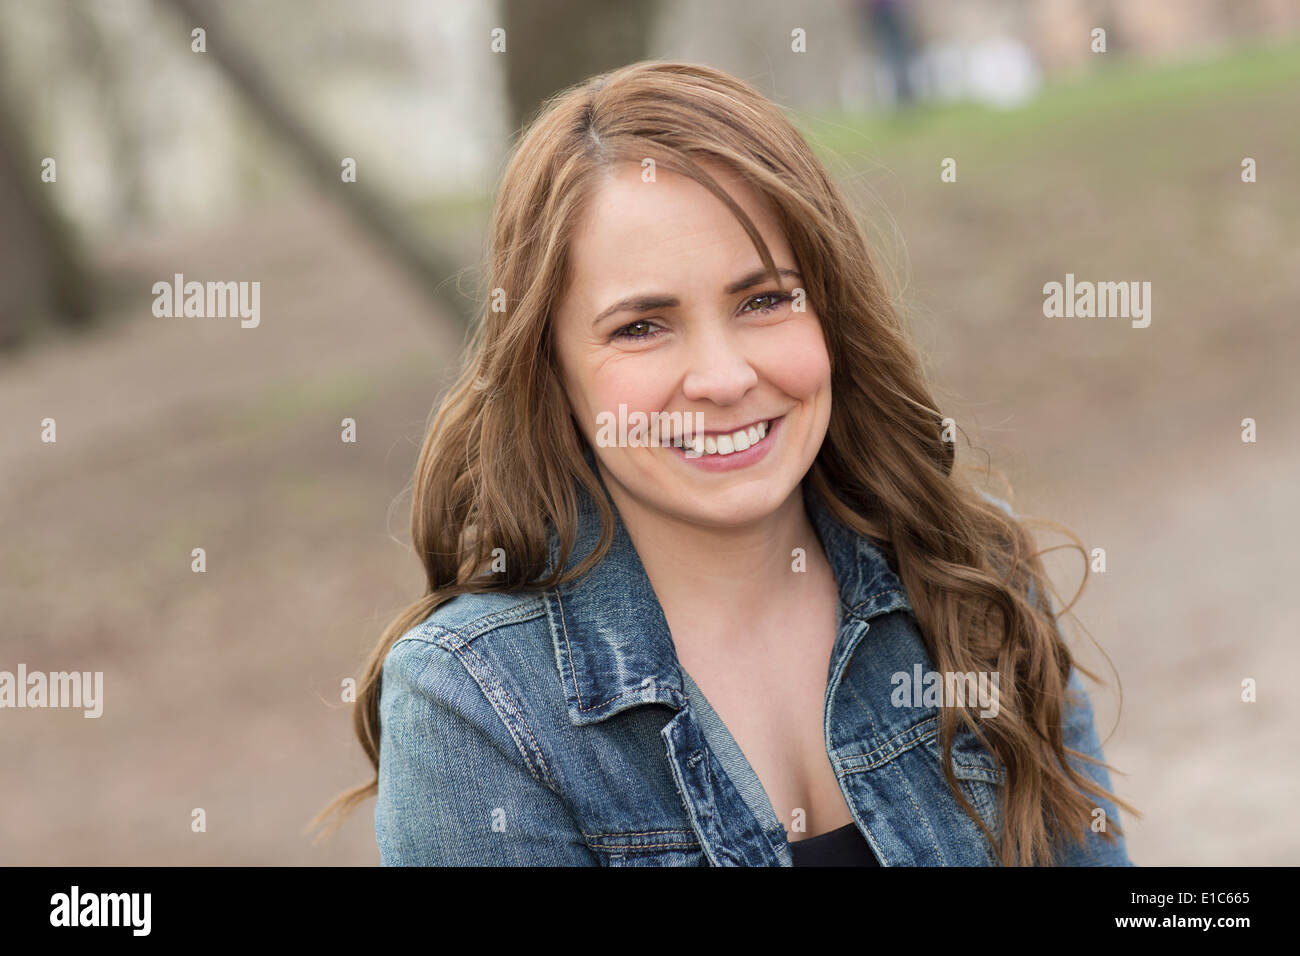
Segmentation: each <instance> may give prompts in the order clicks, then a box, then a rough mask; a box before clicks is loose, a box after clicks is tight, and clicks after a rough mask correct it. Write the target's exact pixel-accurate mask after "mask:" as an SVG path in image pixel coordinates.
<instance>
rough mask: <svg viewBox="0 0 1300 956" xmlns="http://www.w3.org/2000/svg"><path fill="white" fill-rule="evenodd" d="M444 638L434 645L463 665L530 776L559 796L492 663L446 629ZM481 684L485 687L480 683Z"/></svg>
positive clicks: (547, 768) (526, 727) (540, 750)
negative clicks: (472, 661) (511, 718)
mask: <svg viewBox="0 0 1300 956" xmlns="http://www.w3.org/2000/svg"><path fill="white" fill-rule="evenodd" d="M435 626H436V625H435ZM444 630H445V629H444ZM447 638H448V640H447V642H443V641H438V642H436V643H437V646H439V647H441V648H442V649H443V650H445V651H448V652H449V653H451V654H454V655H455V656H456V659H457V660H458V661H460V664H461V666H462V667H463V668H465V671H466V673H468V674H469V675H470V677H471V678H473V680H474V683H475V684H476V685H478V688H479V690H480V692H481V693H482V694H483V696H484V697H485V698H486V699H487V702H488V704H489V705H491V707H492V712H493V713H494V714H496V716H497V719H498V720H499V721H501V725H502V726H503V727H504V728H505V730H506V733H508V734H509V735H510V739H511V740H512V741H513V742H514V745H515V747H516V748H517V749H518V751H519V754H520V756H522V757H523V758H524V764H525V766H527V767H528V772H529V774H530V775H531V776H532V777H533V779H534V780H536V781H537V782H538V783H540V784H541V785H542V786H544V787H546V788H547V789H548V790H550V791H552V792H553V793H555V794H556V795H557V796H560V795H561V794H560V791H559V789H558V788H557V787H556V785H555V782H554V780H553V779H552V777H551V771H550V767H548V766H547V764H546V757H545V756H544V755H543V754H542V749H541V747H540V746H539V745H538V743H537V738H536V736H535V735H534V733H533V730H532V728H531V727H530V726H529V725H528V720H527V719H526V718H525V717H524V715H523V712H522V711H521V710H520V708H519V706H518V705H517V704H516V703H515V702H514V700H513V698H511V696H510V693H509V691H507V690H506V689H505V687H504V686H503V685H502V684H501V682H500V681H499V680H497V678H496V675H495V674H494V673H493V671H492V666H491V665H490V664H489V663H488V662H487V661H486V660H484V659H483V657H482V656H481V655H480V654H479V653H478V652H477V651H476V650H474V648H472V647H470V645H469V644H468V643H467V642H465V641H464V640H461V639H460V637H459V636H458V635H456V634H454V633H451V632H448V633H447ZM426 643H435V642H426ZM466 653H468V654H469V655H471V656H473V658H474V659H475V660H476V661H478V665H479V666H471V664H470V662H469V661H468V660H467V658H466V657H465V654H466ZM485 683H486V684H487V685H488V686H484V685H485ZM510 717H514V718H515V719H516V720H517V721H518V723H519V726H520V729H521V730H522V731H523V733H524V734H525V735H527V738H528V744H531V746H532V753H530V752H529V749H528V745H527V744H525V742H524V741H523V740H521V739H520V737H519V733H518V732H517V731H516V729H515V727H514V725H513V724H512V723H511V721H510V719H509V718H510ZM534 757H535V758H536V763H535V762H534ZM538 764H540V766H541V771H542V772H541V773H540V774H539V773H538V769H537V765H538Z"/></svg>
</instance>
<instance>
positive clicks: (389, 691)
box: [375, 638, 599, 866]
mask: <svg viewBox="0 0 1300 956" xmlns="http://www.w3.org/2000/svg"><path fill="white" fill-rule="evenodd" d="M462 647H463V648H464V649H463V651H460V652H457V651H453V650H449V649H447V648H444V647H442V646H440V645H439V644H436V643H433V642H431V641H426V640H422V639H419V638H405V639H400V640H398V641H397V642H396V643H395V644H394V645H393V647H392V648H391V649H390V650H389V653H388V656H387V658H386V659H385V661H384V669H383V677H382V684H381V689H380V705H379V714H380V721H381V730H380V742H379V796H378V801H377V803H376V806H375V840H376V842H377V843H378V844H379V855H380V859H381V862H382V863H383V865H385V866H597V865H599V861H598V860H597V859H596V857H595V854H594V853H593V852H592V851H591V849H590V848H589V847H588V846H587V844H586V841H585V840H584V839H583V835H582V833H581V831H580V829H579V828H578V826H577V825H576V824H575V822H574V820H573V818H572V815H571V814H570V813H569V811H568V809H567V808H566V806H565V804H564V802H563V801H562V800H561V799H560V797H559V796H558V795H557V794H556V793H555V791H554V790H553V789H551V786H553V784H552V783H551V780H550V772H549V769H548V768H547V765H546V762H545V760H544V759H543V758H542V755H541V752H540V751H539V750H538V749H537V745H536V741H535V739H534V737H533V734H532V732H531V730H530V729H529V728H528V726H527V724H526V723H525V722H524V721H523V718H522V716H521V715H520V714H519V711H518V710H517V709H516V708H514V706H513V703H512V702H511V701H510V700H509V698H508V697H507V696H506V694H505V691H504V690H503V689H502V688H501V687H500V685H499V684H498V683H497V682H496V680H495V678H494V677H493V676H492V674H491V672H490V671H488V670H487V669H486V668H487V665H486V663H485V662H483V661H482V659H481V658H478V657H477V656H476V655H473V653H472V651H471V650H470V649H469V648H468V647H467V646H464V645H462ZM460 653H469V654H470V655H471V657H470V660H471V661H472V662H473V666H474V667H475V671H476V674H471V672H470V671H469V670H468V669H467V667H466V664H464V663H462V661H461V659H460V657H459V654H460ZM480 680H482V681H484V682H486V686H487V687H488V688H489V689H490V692H491V694H492V697H493V700H489V699H488V697H487V696H486V695H485V693H484V691H483V688H482V687H481V686H480V683H479V681H480ZM498 708H500V709H498ZM503 711H504V715H503ZM508 721H509V722H508ZM512 728H513V729H512Z"/></svg>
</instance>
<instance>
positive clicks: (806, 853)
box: [790, 823, 880, 866]
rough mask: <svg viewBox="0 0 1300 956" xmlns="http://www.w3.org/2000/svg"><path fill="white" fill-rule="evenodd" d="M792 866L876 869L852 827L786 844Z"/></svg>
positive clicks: (877, 863)
mask: <svg viewBox="0 0 1300 956" xmlns="http://www.w3.org/2000/svg"><path fill="white" fill-rule="evenodd" d="M790 854H791V855H792V856H793V857H794V865H795V866H880V861H879V860H877V859H876V855H875V854H874V853H872V852H871V846H870V844H868V843H867V839H866V837H864V836H863V835H862V831H860V830H859V829H858V828H857V825H856V824H853V823H846V824H844V826H842V827H840V828H839V829H838V830H831V831H830V832H829V833H822V834H819V835H817V836H815V837H805V838H804V839H802V840H795V841H794V842H793V843H791V844H790Z"/></svg>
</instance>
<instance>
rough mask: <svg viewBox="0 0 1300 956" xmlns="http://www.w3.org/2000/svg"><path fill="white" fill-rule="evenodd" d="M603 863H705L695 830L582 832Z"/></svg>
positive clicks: (645, 864) (679, 864) (701, 864)
mask: <svg viewBox="0 0 1300 956" xmlns="http://www.w3.org/2000/svg"><path fill="white" fill-rule="evenodd" d="M583 836H585V837H586V838H587V846H589V847H590V848H591V849H592V851H593V852H594V853H595V854H596V855H597V856H598V857H599V858H600V861H601V862H602V863H603V864H604V865H605V866H708V865H709V859H708V857H707V856H705V854H704V848H703V847H701V846H700V841H699V840H698V839H697V838H696V836H695V831H694V830H645V831H640V832H630V833H585V834H583Z"/></svg>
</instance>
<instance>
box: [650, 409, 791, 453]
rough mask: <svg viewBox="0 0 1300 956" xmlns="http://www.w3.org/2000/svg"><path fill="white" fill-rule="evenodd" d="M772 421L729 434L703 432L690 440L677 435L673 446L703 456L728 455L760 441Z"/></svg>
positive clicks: (739, 429)
mask: <svg viewBox="0 0 1300 956" xmlns="http://www.w3.org/2000/svg"><path fill="white" fill-rule="evenodd" d="M772 421H773V419H770V418H769V419H766V420H764V421H761V422H757V423H755V424H753V425H749V426H746V427H745V428H738V429H736V430H735V431H731V432H704V433H702V434H697V435H695V436H693V437H691V438H684V437H682V436H680V435H679V436H678V437H677V438H676V439H675V440H674V441H673V445H674V447H676V448H681V449H683V450H687V451H699V450H702V451H703V453H704V454H705V455H730V454H734V453H735V452H738V451H744V450H745V449H747V448H749V447H750V446H751V445H757V444H758V443H759V442H760V441H762V440H763V439H764V438H765V437H766V436H767V430H768V428H769V427H770V426H771V424H772ZM701 445H702V446H703V447H702V448H701Z"/></svg>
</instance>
